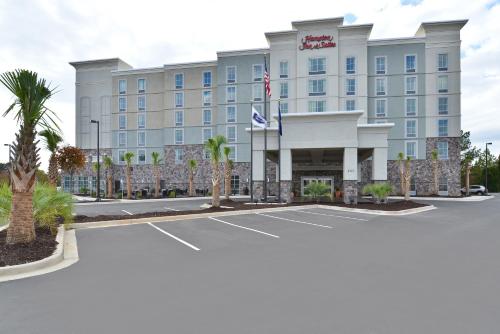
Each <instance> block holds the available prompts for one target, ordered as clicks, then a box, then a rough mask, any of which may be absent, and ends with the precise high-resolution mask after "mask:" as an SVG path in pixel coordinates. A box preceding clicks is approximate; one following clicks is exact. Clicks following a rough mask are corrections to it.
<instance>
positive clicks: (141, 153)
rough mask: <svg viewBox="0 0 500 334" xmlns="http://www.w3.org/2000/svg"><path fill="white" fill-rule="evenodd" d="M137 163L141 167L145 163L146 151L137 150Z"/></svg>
mask: <svg viewBox="0 0 500 334" xmlns="http://www.w3.org/2000/svg"><path fill="white" fill-rule="evenodd" d="M137 162H138V163H139V164H141V165H144V164H145V163H146V150H137Z"/></svg>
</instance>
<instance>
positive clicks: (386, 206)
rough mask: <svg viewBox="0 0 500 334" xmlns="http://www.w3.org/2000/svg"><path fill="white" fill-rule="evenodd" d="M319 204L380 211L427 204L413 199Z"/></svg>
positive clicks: (405, 208)
mask: <svg viewBox="0 0 500 334" xmlns="http://www.w3.org/2000/svg"><path fill="white" fill-rule="evenodd" d="M321 204H326V205H333V206H340V207H343V208H352V209H368V210H381V211H402V210H408V209H415V208H421V207H423V206H429V205H428V204H423V203H418V202H414V201H389V202H388V203H382V204H375V203H373V202H359V203H358V204H356V205H352V204H345V203H321Z"/></svg>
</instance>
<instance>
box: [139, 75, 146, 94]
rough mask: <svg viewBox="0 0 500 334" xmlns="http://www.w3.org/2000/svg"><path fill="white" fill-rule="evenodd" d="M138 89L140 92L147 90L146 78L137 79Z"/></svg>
mask: <svg viewBox="0 0 500 334" xmlns="http://www.w3.org/2000/svg"><path fill="white" fill-rule="evenodd" d="M137 91H138V92H139V94H141V93H144V92H146V79H138V80H137Z"/></svg>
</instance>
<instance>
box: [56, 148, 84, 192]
mask: <svg viewBox="0 0 500 334" xmlns="http://www.w3.org/2000/svg"><path fill="white" fill-rule="evenodd" d="M56 158H57V164H58V165H59V167H61V170H62V171H64V172H65V173H68V174H69V175H70V178H71V187H72V188H73V176H74V174H75V173H76V172H77V171H79V170H80V169H82V168H83V167H85V154H84V153H83V151H82V150H81V149H79V148H78V147H74V146H64V147H62V148H60V149H59V150H58V151H57V155H56ZM72 190H73V189H72Z"/></svg>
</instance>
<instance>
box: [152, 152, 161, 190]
mask: <svg viewBox="0 0 500 334" xmlns="http://www.w3.org/2000/svg"><path fill="white" fill-rule="evenodd" d="M151 158H152V159H153V173H154V176H155V197H156V198H158V197H160V163H161V160H162V159H160V153H158V152H152V153H151Z"/></svg>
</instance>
